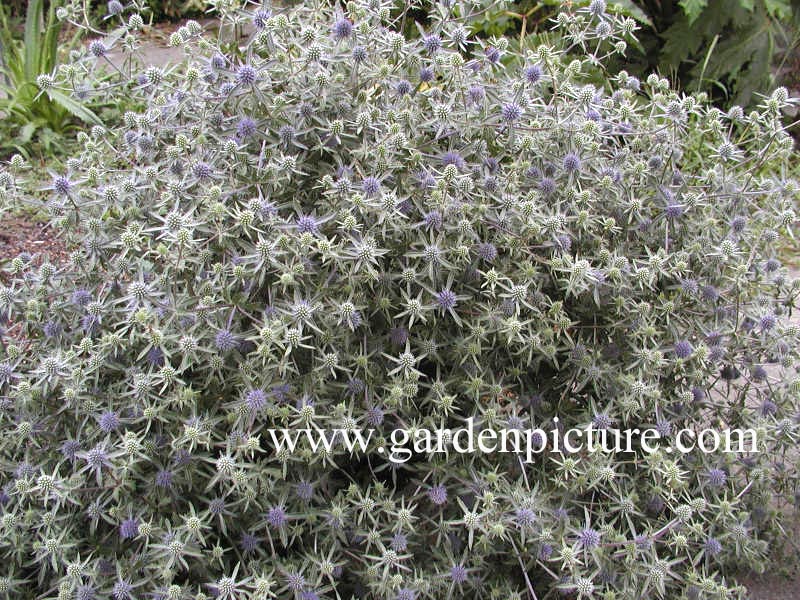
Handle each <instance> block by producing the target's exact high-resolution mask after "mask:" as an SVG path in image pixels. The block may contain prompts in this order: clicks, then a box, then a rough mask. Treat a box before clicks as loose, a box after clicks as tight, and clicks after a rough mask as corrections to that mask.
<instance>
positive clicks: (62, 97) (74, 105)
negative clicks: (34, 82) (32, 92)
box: [47, 90, 102, 125]
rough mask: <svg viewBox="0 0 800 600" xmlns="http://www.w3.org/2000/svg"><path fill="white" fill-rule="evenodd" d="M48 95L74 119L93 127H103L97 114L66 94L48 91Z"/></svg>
mask: <svg viewBox="0 0 800 600" xmlns="http://www.w3.org/2000/svg"><path fill="white" fill-rule="evenodd" d="M47 95H48V97H49V98H50V99H51V100H52V101H53V102H55V103H56V104H58V105H59V106H61V107H62V108H64V109H65V110H67V111H68V112H69V113H70V114H71V115H72V116H73V117H76V118H78V119H80V120H81V121H85V122H87V123H91V124H92V125H102V122H101V121H100V119H99V118H98V116H97V115H96V114H94V113H93V112H92V111H91V110H89V109H88V108H86V107H85V106H84V105H83V104H81V103H80V102H77V101H75V100H73V99H72V98H70V97H69V96H67V95H66V94H64V93H62V92H59V91H58V90H47Z"/></svg>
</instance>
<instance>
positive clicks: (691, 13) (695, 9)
mask: <svg viewBox="0 0 800 600" xmlns="http://www.w3.org/2000/svg"><path fill="white" fill-rule="evenodd" d="M678 4H680V5H681V8H683V13H684V14H685V15H686V17H687V18H688V19H689V25H691V24H692V23H694V22H695V21H696V20H697V17H699V16H700V13H702V12H703V9H704V8H705V7H706V6H708V0H681V1H680V2H678Z"/></svg>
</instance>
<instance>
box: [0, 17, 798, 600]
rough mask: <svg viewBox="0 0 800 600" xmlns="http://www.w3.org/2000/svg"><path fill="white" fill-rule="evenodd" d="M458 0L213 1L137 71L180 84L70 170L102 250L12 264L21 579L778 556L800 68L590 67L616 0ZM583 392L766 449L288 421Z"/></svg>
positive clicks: (514, 581) (438, 582) (497, 570)
mask: <svg viewBox="0 0 800 600" xmlns="http://www.w3.org/2000/svg"><path fill="white" fill-rule="evenodd" d="M437 6H438V8H436V12H434V15H435V18H433V19H432V21H431V22H430V23H429V25H428V27H427V28H425V29H424V31H423V35H421V36H420V37H419V38H417V39H415V40H414V41H409V40H407V39H404V38H403V37H402V36H401V35H399V34H397V33H395V32H394V31H393V27H394V25H395V24H391V23H388V22H387V19H388V18H389V16H390V15H391V14H393V13H392V12H391V11H390V7H389V6H388V5H384V4H381V3H380V2H374V1H370V2H366V3H354V4H352V5H349V6H348V7H347V11H346V12H344V13H343V12H340V11H339V9H335V10H334V9H331V8H327V7H325V6H315V7H303V6H300V7H297V8H294V9H275V10H273V11H271V12H270V11H269V10H268V9H266V8H263V7H248V8H247V9H246V10H236V11H233V12H232V13H229V14H226V15H225V17H226V18H233V19H237V20H239V21H240V20H241V18H242V17H243V16H245V17H248V18H251V19H253V22H254V25H255V31H254V33H253V34H252V36H251V38H250V39H249V41H248V43H247V45H246V47H245V48H244V50H243V52H242V54H241V55H230V54H225V53H223V52H221V51H220V49H219V48H218V47H217V46H216V45H215V44H214V43H211V42H209V41H207V40H205V39H204V37H203V35H202V32H201V28H200V26H199V25H197V24H194V23H190V24H188V25H187V26H186V27H184V28H182V29H181V30H180V31H179V32H178V33H177V34H176V35H175V36H174V38H173V42H174V43H180V44H185V45H186V47H187V49H188V50H189V51H188V53H187V54H188V55H190V58H189V59H187V63H186V64H184V65H182V66H180V67H179V68H176V69H173V70H171V71H169V72H164V71H160V70H158V69H154V68H150V69H147V70H145V71H144V72H142V73H141V74H140V75H139V76H138V77H137V79H136V81H135V82H134V85H133V86H132V87H130V88H129V92H127V93H128V94H129V95H130V96H131V97H132V98H134V99H135V100H136V101H139V102H142V103H143V104H144V105H146V106H148V109H147V110H145V111H143V112H141V113H136V114H134V113H129V114H126V115H125V118H124V121H123V122H121V123H111V124H109V126H108V127H107V128H95V129H93V130H92V131H91V133H90V135H88V134H87V135H86V136H85V137H84V141H85V151H84V152H83V153H82V154H81V155H80V156H79V157H76V159H75V160H73V161H71V163H70V168H71V170H70V171H69V172H66V173H56V174H54V179H53V181H52V185H48V186H46V187H47V189H46V190H44V194H45V195H46V200H45V202H46V206H47V208H48V209H49V210H50V211H51V213H52V216H53V223H54V225H56V226H57V227H59V228H61V230H62V231H63V233H64V236H65V238H66V239H67V240H68V241H69V243H70V244H72V248H73V253H72V262H71V264H69V265H67V266H63V267H58V266H54V265H52V264H49V263H44V264H40V263H39V262H37V259H36V257H30V256H21V257H17V258H14V259H13V260H11V262H10V264H9V265H8V268H7V281H6V284H5V285H4V287H2V288H0V310H1V311H2V316H3V319H4V320H5V332H4V335H3V359H2V361H0V366H1V367H2V369H0V386H2V388H1V389H2V394H3V396H2V413H0V415H1V417H2V421H1V423H2V427H1V428H0V441H2V445H1V446H0V447H1V448H2V450H0V453H1V454H0V456H2V467H3V470H2V475H0V476H1V477H2V490H3V491H2V494H1V495H0V504H2V511H3V517H2V522H1V525H0V526H2V534H3V543H2V547H0V553H2V557H3V561H2V565H0V569H2V570H3V572H5V573H6V575H5V577H6V579H2V586H3V587H0V590H3V591H5V592H6V593H7V594H10V595H11V597H14V598H33V597H39V596H40V595H44V596H46V597H53V594H55V593H56V592H54V591H53V590H59V591H58V592H57V593H58V597H59V598H62V597H63V598H72V597H80V598H95V597H109V596H111V597H114V598H116V599H122V598H129V597H132V598H144V597H150V596H149V594H154V595H155V597H160V598H189V597H194V598H203V597H206V598H207V597H209V596H215V597H219V598H226V599H227V598H253V599H255V598H269V597H273V596H272V595H275V596H277V597H281V598H303V599H311V598H322V597H327V598H337V597H338V598H350V597H363V598H389V599H394V598H402V599H409V598H431V599H433V598H435V599H441V598H448V597H470V598H523V597H528V595H531V596H532V595H533V594H534V593H535V594H536V595H537V597H539V598H543V597H552V596H554V595H556V594H559V593H563V594H566V595H567V596H568V597H575V596H581V597H587V598H588V597H601V596H603V597H607V598H612V597H617V598H621V597H663V598H677V597H679V596H681V595H682V594H686V595H687V597H693V594H694V595H696V594H697V593H699V590H702V591H703V593H704V594H715V595H716V597H724V596H725V595H726V594H729V592H730V594H733V592H732V591H731V590H732V589H733V588H732V584H731V580H730V579H724V578H723V575H724V574H725V573H726V571H729V570H731V569H733V568H735V567H736V566H737V565H740V564H747V565H748V566H756V567H758V566H760V565H761V566H763V565H764V561H765V558H766V557H767V556H768V551H769V545H768V543H769V541H770V540H772V539H774V538H773V535H774V533H775V532H776V531H777V530H778V528H779V520H780V518H781V517H780V514H781V513H780V509H781V506H782V505H783V504H782V503H784V502H785V501H791V500H793V494H794V493H795V491H796V489H797V487H796V486H797V471H796V468H795V467H794V465H793V464H792V463H791V461H790V459H789V458H787V452H788V451H789V450H790V449H791V448H792V447H793V446H794V439H795V437H794V436H795V433H796V429H797V424H796V420H795V417H796V415H797V412H796V408H797V407H796V402H795V400H796V394H797V391H798V388H800V379H798V378H797V374H796V369H795V364H796V358H797V352H796V350H797V336H798V330H797V327H795V326H791V325H789V324H787V323H786V320H785V318H784V317H785V315H786V313H787V311H788V309H789V307H790V306H791V305H792V304H793V302H794V300H795V297H796V293H797V285H795V283H794V282H791V281H789V279H788V278H787V276H786V270H785V269H784V268H782V267H781V265H780V263H779V261H778V260H777V258H776V249H777V247H778V245H779V244H778V243H779V240H780V236H781V235H783V233H785V232H786V231H787V230H788V228H790V227H791V226H793V223H794V213H793V212H792V208H791V207H792V204H793V202H794V201H795V200H796V193H797V192H796V190H797V187H796V185H795V184H794V183H793V182H791V181H786V180H784V179H783V178H782V171H781V170H782V168H783V165H785V162H786V159H787V158H788V156H789V155H790V152H791V142H790V140H789V139H788V137H787V136H786V134H785V133H784V132H783V131H782V130H781V127H780V120H779V115H780V108H781V105H782V103H784V102H785V101H786V94H785V91H783V90H779V91H778V92H776V93H775V94H774V95H773V96H772V97H771V98H770V99H768V101H767V102H766V103H765V104H764V106H763V107H762V110H760V111H759V112H754V113H752V114H750V115H744V114H743V113H742V111H740V110H739V111H737V110H733V111H731V113H730V114H728V115H725V114H722V113H720V112H719V111H717V110H715V109H712V108H708V107H707V106H705V105H703V104H701V103H700V102H698V101H697V100H696V99H695V98H693V97H691V96H681V95H678V94H676V93H675V92H673V91H671V90H670V89H669V85H668V83H667V82H666V81H665V80H663V79H660V78H659V77H656V76H653V77H650V78H648V79H647V81H646V82H641V83H640V82H639V81H638V80H635V79H633V78H630V77H626V76H622V77H621V78H611V79H609V80H608V81H607V84H606V85H605V86H604V87H603V88H597V87H593V86H591V85H588V84H587V83H586V82H585V79H584V77H585V73H586V72H588V71H592V72H595V71H596V68H597V65H598V64H602V61H603V60H604V59H605V58H606V57H607V56H608V55H609V54H611V53H614V52H618V51H620V50H622V49H623V48H624V46H625V44H624V43H623V42H624V41H625V39H630V35H631V33H632V31H633V29H634V25H633V23H632V21H630V20H627V19H623V18H621V17H617V16H609V15H607V14H606V13H605V12H603V11H602V10H599V9H598V7H597V6H595V7H594V8H593V9H592V10H591V11H589V10H581V11H578V12H576V13H564V14H563V15H562V16H561V17H559V20H558V23H557V28H558V29H557V31H558V32H559V35H557V36H554V39H558V40H560V41H558V42H554V45H552V46H542V47H540V48H538V50H537V51H536V52H535V53H533V54H530V55H526V56H523V57H518V58H519V60H518V61H517V64H518V65H519V66H518V67H514V68H508V69H507V68H505V67H504V61H505V60H506V56H505V54H506V53H507V51H508V49H507V48H506V46H505V44H504V43H503V42H502V40H501V41H500V42H498V43H496V44H494V45H493V46H488V45H487V44H484V43H482V42H480V41H477V40H471V39H470V38H469V35H468V33H467V32H466V31H465V30H464V29H462V28H461V26H460V23H459V20H458V19H456V18H455V17H454V16H453V15H454V14H456V13H457V14H460V15H462V16H465V13H466V12H468V6H466V5H463V4H461V3H456V4H453V3H446V4H444V3H443V4H439V5H437ZM454 11H455V12H454ZM467 16H468V15H467ZM140 23H141V19H139V20H137V19H135V18H131V19H129V20H128V21H127V25H125V31H124V32H123V33H125V34H126V35H130V36H135V35H136V31H135V29H136V26H137V25H138V24H140ZM119 39H122V38H119ZM112 44H113V41H111V42H109V44H107V45H108V46H111V45H112ZM84 60H85V61H89V64H91V61H94V60H98V59H97V58H93V57H91V56H87V57H86V58H85V59H84ZM82 64H86V63H82ZM87 71H91V69H87ZM54 85H58V83H57V82H55V83H54ZM120 89H122V88H120ZM111 91H112V92H113V89H112V90H111ZM30 178H31V175H30V173H29V172H27V171H26V167H25V165H24V163H23V161H21V160H19V159H15V160H13V161H12V162H11V163H10V164H9V165H8V166H7V169H6V170H5V172H4V173H3V175H2V185H3V187H4V189H5V194H6V195H7V196H11V197H14V198H18V199H19V200H18V201H20V202H34V201H35V199H36V198H37V197H38V194H40V193H41V192H36V191H27V190H26V187H27V186H26V180H29V179H30ZM767 367H768V368H767ZM556 416H557V417H558V418H559V419H560V423H561V425H562V426H566V427H572V426H575V425H584V424H587V423H589V422H593V423H594V424H595V425H596V426H597V427H609V426H611V425H614V426H617V427H631V428H635V427H647V426H653V425H658V427H659V430H660V431H662V432H663V434H664V436H665V439H664V440H662V442H661V443H662V444H663V445H664V446H665V447H666V446H668V445H671V443H672V441H673V440H672V437H671V436H672V435H673V432H674V431H676V430H678V429H679V428H682V427H693V428H700V427H705V426H714V427H721V426H723V425H726V426H730V427H756V428H758V429H759V431H760V432H761V434H762V435H761V438H760V439H761V446H760V449H761V452H759V453H755V454H752V455H743V454H735V453H723V452H715V453H711V454H707V455H706V454H702V453H699V452H697V453H692V454H688V455H677V454H668V453H667V452H666V451H665V450H662V451H659V452H656V453H655V454H651V455H648V456H645V455H643V454H642V453H640V452H638V451H637V452H634V453H630V454H622V455H607V454H602V453H596V454H588V453H585V452H581V453H579V454H576V455H555V454H548V455H546V456H542V457H540V459H539V460H537V461H534V462H533V463H532V464H524V463H522V461H521V460H520V457H517V456H513V455H507V454H498V453H495V454H481V453H478V454H467V455H459V454H457V453H449V454H435V455H431V456H426V455H415V456H414V457H413V458H412V459H411V460H409V461H408V462H406V463H404V464H393V463H392V462H390V460H389V457H388V453H386V452H384V453H381V452H378V451H377V449H373V451H371V452H369V453H368V454H367V455H366V456H365V455H364V454H354V455H351V454H350V453H349V452H347V451H346V449H345V448H344V446H343V445H341V444H336V445H334V447H333V448H332V449H331V450H330V451H322V450H321V451H319V452H312V451H310V450H308V449H307V448H306V449H300V450H298V451H297V452H295V453H277V454H276V453H275V452H274V448H272V447H271V446H270V445H269V443H268V437H267V436H266V433H265V430H266V429H267V428H270V427H288V428H301V427H307V426H316V427H320V428H337V427H338V428H344V429H347V428H352V427H373V428H375V429H376V430H377V431H378V435H376V443H377V444H378V445H379V444H380V441H379V440H378V439H377V438H378V436H379V435H388V434H389V432H390V431H391V430H392V429H393V428H395V427H408V428H415V427H423V426H424V427H429V428H438V427H446V426H451V427H456V426H459V425H462V424H463V422H464V420H465V419H467V418H469V417H475V419H476V421H477V423H478V427H488V426H494V427H502V426H508V427H523V428H525V427H530V426H544V427H550V426H552V425H553V424H554V418H555V417H556ZM776 502H777V504H776ZM9 590H10V591H9ZM615 594H616V595H615ZM74 595H77V596H74Z"/></svg>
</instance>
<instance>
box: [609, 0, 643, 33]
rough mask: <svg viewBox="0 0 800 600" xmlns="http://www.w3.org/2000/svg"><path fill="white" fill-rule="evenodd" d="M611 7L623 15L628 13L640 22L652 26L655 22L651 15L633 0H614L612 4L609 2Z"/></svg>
mask: <svg viewBox="0 0 800 600" xmlns="http://www.w3.org/2000/svg"><path fill="white" fill-rule="evenodd" d="M609 8H610V9H611V10H614V9H617V10H618V11H619V12H620V13H622V14H623V15H628V16H629V17H631V18H633V19H635V20H637V21H639V22H640V23H644V24H646V25H649V26H650V27H652V26H653V22H652V21H651V20H650V17H648V16H647V13H646V12H644V11H643V10H642V9H641V8H640V7H639V6H637V5H636V4H635V3H634V2H633V0H612V1H611V4H609Z"/></svg>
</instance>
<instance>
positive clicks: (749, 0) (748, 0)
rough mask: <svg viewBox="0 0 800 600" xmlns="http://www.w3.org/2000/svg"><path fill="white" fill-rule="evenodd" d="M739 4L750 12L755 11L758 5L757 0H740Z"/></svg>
mask: <svg viewBox="0 0 800 600" xmlns="http://www.w3.org/2000/svg"><path fill="white" fill-rule="evenodd" d="M739 6H741V7H742V8H743V9H745V10H746V11H748V12H753V9H754V8H755V6H756V3H755V0H739Z"/></svg>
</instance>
